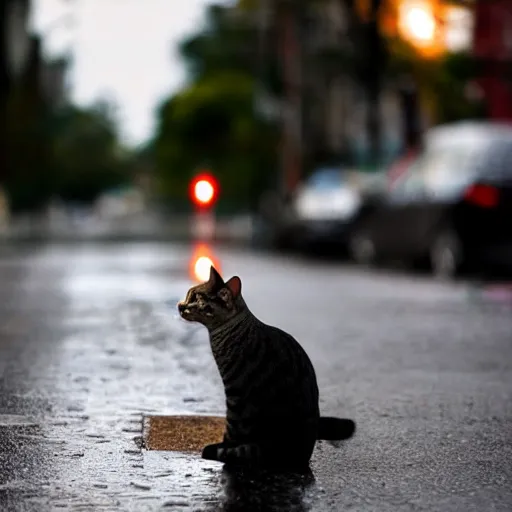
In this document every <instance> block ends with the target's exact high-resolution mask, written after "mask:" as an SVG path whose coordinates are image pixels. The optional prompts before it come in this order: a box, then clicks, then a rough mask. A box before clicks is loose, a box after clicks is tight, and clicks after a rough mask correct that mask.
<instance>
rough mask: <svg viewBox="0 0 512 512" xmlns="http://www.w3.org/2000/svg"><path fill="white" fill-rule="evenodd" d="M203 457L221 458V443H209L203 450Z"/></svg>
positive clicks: (209, 458) (210, 458) (207, 458)
mask: <svg viewBox="0 0 512 512" xmlns="http://www.w3.org/2000/svg"><path fill="white" fill-rule="evenodd" d="M201 457H202V458H203V459H206V460H219V445H218V444H207V445H206V446H205V447H204V448H203V451H202V452H201Z"/></svg>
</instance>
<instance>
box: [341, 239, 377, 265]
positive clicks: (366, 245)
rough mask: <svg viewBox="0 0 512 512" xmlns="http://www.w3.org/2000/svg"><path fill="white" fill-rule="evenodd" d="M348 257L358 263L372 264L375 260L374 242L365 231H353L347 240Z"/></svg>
mask: <svg viewBox="0 0 512 512" xmlns="http://www.w3.org/2000/svg"><path fill="white" fill-rule="evenodd" d="M348 249H349V253H350V257H351V258H352V259H353V260H354V261H355V262H356V263H358V264H360V265H373V264H374V263H375V261H376V251H375V244H374V242H373V240H372V239H371V237H370V236H369V235H367V234H366V233H362V232H361V233H354V234H353V235H352V236H351V237H350V240H349V244H348Z"/></svg>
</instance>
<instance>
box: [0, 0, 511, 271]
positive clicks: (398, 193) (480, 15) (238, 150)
mask: <svg viewBox="0 0 512 512" xmlns="http://www.w3.org/2000/svg"><path fill="white" fill-rule="evenodd" d="M186 4H187V5H185V2H183V3H182V4H180V6H179V7H178V5H177V4H174V3H172V2H166V1H164V0H151V1H150V2H140V1H137V0H125V1H120V0H112V1H109V2H107V1H106V0H102V1H99V0H4V1H3V2H2V11H3V12H2V16H1V25H0V30H1V31H2V37H1V40H2V47H1V48H0V69H1V77H2V78H1V84H2V85H1V92H0V103H1V109H2V118H3V119H5V123H3V124H2V132H1V134H0V148H1V149H0V152H1V159H2V160H1V171H0V229H1V233H2V235H1V236H2V237H3V238H4V239H26V238H29V239H33V238H39V239H41V238H43V239H63V238H64V239H82V238H85V239H91V238H98V237H99V238H102V239H130V240H135V239H141V238H142V239H173V240H174V239H189V238H191V237H192V238H194V237H196V238H197V236H199V235H197V233H198V231H199V232H200V233H201V236H200V237H202V238H205V239H208V240H216V239H218V240H225V241H227V240H229V241H232V242H240V243H245V244H251V245H252V246H254V247H265V248H268V249H272V250H294V251H304V250H307V251H308V252H311V253H319V252H320V251H322V250H324V248H326V247H329V248H335V251H336V252H335V253H336V254H339V255H343V256H348V257H350V258H352V259H354V260H355V261H357V262H358V263H362V264H370V263H375V262H377V261H380V260H384V259H397V258H398V259H401V260H404V261H405V260H407V261H410V262H412V263H415V264H416V263H418V264H420V265H419V266H424V265H428V266H429V267H430V268H432V269H433V270H434V271H435V272H436V273H437V274H439V275H443V276H451V275H455V274H456V273H457V272H459V271H462V270H463V269H465V268H466V267H469V266H472V267H473V266H480V264H481V263H483V262H485V263H486V264H487V263H489V262H491V263H492V265H495V264H500V265H501V264H502V263H505V264H508V263H509V262H510V261H511V260H512V249H511V247H512V242H511V239H512V234H511V233H512V225H511V219H512V215H511V214H510V213H511V209H512V207H511V203H512V196H511V193H512V188H511V182H512V127H511V125H510V121H511V120H512V74H511V73H512V67H511V64H512V2H511V1H510V0H485V1H477V0H454V1H449V0H309V1H306V0H297V1H294V2H291V1H287V0H239V1H237V2H232V1H231V2H221V3H212V2H207V1H206V0H194V1H192V0H188V1H187V2H186ZM205 173H207V175H208V176H211V178H212V180H214V181H215V183H214V184H213V188H214V192H215V194H213V193H212V200H211V201H209V200H208V198H207V199H206V201H202V202H201V201H199V202H198V201H197V200H196V199H197V197H196V196H195V195H194V194H195V192H193V191H192V195H191V183H192V181H193V180H194V178H195V177H197V176H198V175H202V174H205ZM213 195H215V198H213ZM213 199H215V201H214V200H213ZM198 212H199V213H200V215H199V213H198ZM200 219H202V220H200ZM201 222H202V223H203V224H204V223H206V224H207V225H208V226H209V227H208V228H205V229H206V231H205V229H202V228H201V229H199V230H198V229H194V227H196V228H197V226H198V223H201Z"/></svg>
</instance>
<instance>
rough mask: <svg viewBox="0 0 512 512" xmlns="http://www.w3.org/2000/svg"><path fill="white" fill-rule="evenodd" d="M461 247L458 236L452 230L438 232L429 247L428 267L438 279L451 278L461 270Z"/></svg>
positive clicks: (456, 275)
mask: <svg viewBox="0 0 512 512" xmlns="http://www.w3.org/2000/svg"><path fill="white" fill-rule="evenodd" d="M462 264H463V256H462V247H461V243H460V240H459V238H458V236H457V235H456V234H455V233H453V232H452V231H445V232H442V233H441V234H439V235H438V236H437V237H436V238H435V239H434V241H433V242H432V245H431V247H430V267H431V269H432V273H433V274H434V276H436V277H437V278H439V279H442V280H451V279H455V278H456V277H458V276H459V275H460V273H461V270H462Z"/></svg>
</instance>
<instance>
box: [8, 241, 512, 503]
mask: <svg viewBox="0 0 512 512" xmlns="http://www.w3.org/2000/svg"><path fill="white" fill-rule="evenodd" d="M216 254H217V255H218V256H219V258H220V261H221V263H222V270H223V272H224V274H225V275H229V276H230V275H232V274H233V273H237V274H239V275H240V276H241V277H242V281H243V291H244V295H245V297H246V301H247V302H248V304H249V306H250V307H251V308H252V310H253V311H254V312H255V313H256V314H257V315H259V316H260V318H261V319H262V320H264V321H267V322H269V323H273V324H276V325H278V326H280V327H282V328H284V329H286V330H288V331H289V332H291V333H292V334H293V335H295V336H296V337H297V338H298V339H299V341H300V342H301V343H302V344H303V346H304V347H305V348H306V350H307V351H308V353H309V354H310V357H311V359H312V360H313V363H314V365H315V367H316V370H317V374H318V380H319V385H320V390H321V396H322V398H321V408H322V411H323V412H324V413H325V414H335V415H340V416H345V417H352V418H354V419H356V421H357V423H358V432H357V435H356V437H355V438H353V439H352V440H350V441H348V442H346V443H345V444H344V445H343V446H341V447H333V446H331V445H329V444H326V443H319V444H318V446H317V448H316V450H315V454H314V458H313V461H312V469H313V474H314V481H311V482H297V481H290V480H287V479H283V478H277V477H273V476H272V475H266V476H265V475H262V476H256V477H255V476H253V475H252V476H251V475H240V474H226V473H225V472H222V470H221V465H220V464H217V463H214V462H209V461H203V460H201V459H199V458H198V457H196V456H191V455H177V454H173V453H170V452H148V451H146V450H144V449H140V436H141V428H142V418H143V415H144V414H176V413H208V414H219V413H220V414H223V413H224V407H223V391H222V387H221V382H220V378H219V377H218V375H217V371H216V368H215V366H214V363H213V359H212V357H211V354H210V351H209V347H208V341H207V337H206V333H205V332H204V331H203V330H202V329H201V328H198V327H196V326H193V325H190V324H185V323H184V322H183V321H182V320H180V319H178V317H177V315H176V312H175V310H174V309H173V308H172V307H171V306H170V305H169V303H170V304H174V303H175V302H176V301H177V300H178V299H179V298H181V297H182V296H183V295H184V293H185V291H186V290H187V288H188V287H189V286H190V281H189V279H188V268H189V263H190V262H189V258H190V249H189V248H186V247H176V246H171V245H151V244H135V245H121V244H117V245H115V244H114V245H96V246H95V245H75V246H65V245H63V246H51V245H49V246H40V247H29V246H25V247H23V248H13V247H11V248H9V247H3V248H0V284H1V288H0V296H1V298H0V510H2V511H4V510H5V511H10V510H27V511H28V510H33V511H37V512H44V511H46V510H77V511H82V510H83V511H96V510H98V511H106V510H126V511H132V510H133V511H145V510H187V511H189V510H190V511H193V510H196V511H215V510H223V511H231V510H240V511H249V510H262V511H264V510H297V511H305V510H315V511H316V510H318V511H330V510H334V511H346V510H357V511H379V512H382V511H388V510H389V511H402V510H403V511H406V510H407V511H408V510H426V511H427V510H428V511H456V510H457V511H459V510H461V511H478V512H482V511H491V510H493V511H510V510H512V302H510V297H508V299H509V300H508V302H507V296H505V297H501V298H500V297H495V298H492V297H487V296H484V295H483V293H482V292H481V291H479V290H477V289H473V288H472V287H471V286H469V285H467V284H456V285H455V284H440V283H435V282H432V281H431V280H430V279H429V278H427V277H418V276H411V275H404V274H400V273H389V272H385V271H380V272H379V271H365V270H360V269H355V268H352V267H350V266H344V265H342V264H340V263H335V262H331V263H326V262H312V261H301V260H300V259H295V260H294V259H286V258H284V257H276V256H268V255H257V254H251V253H244V252H243V251H234V250H227V249H225V250H218V251H217V253H216Z"/></svg>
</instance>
